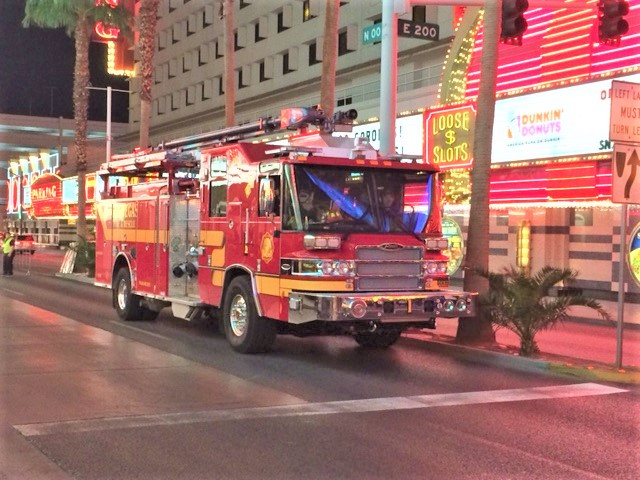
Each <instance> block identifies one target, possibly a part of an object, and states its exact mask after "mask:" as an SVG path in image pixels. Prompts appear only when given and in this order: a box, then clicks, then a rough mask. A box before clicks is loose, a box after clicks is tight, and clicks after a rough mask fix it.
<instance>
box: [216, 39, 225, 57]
mask: <svg viewBox="0 0 640 480" xmlns="http://www.w3.org/2000/svg"><path fill="white" fill-rule="evenodd" d="M222 57H223V55H222V42H216V59H218V58H222Z"/></svg>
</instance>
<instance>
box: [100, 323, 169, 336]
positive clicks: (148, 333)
mask: <svg viewBox="0 0 640 480" xmlns="http://www.w3.org/2000/svg"><path fill="white" fill-rule="evenodd" d="M109 323H112V324H113V325H117V326H119V327H124V328H128V329H129V330H134V331H136V332H140V333H144V334H146V335H150V336H152V337H156V338H160V339H162V340H171V339H170V338H169V337H165V336H164V335H160V334H159V333H153V332H148V331H147V330H144V329H142V328H138V327H133V326H131V325H127V324H126V323H120V322H117V321H115V320H111V321H110V322H109Z"/></svg>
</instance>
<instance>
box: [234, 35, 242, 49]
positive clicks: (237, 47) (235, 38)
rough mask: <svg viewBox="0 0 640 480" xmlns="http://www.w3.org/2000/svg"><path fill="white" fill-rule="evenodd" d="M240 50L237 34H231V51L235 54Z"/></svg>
mask: <svg viewBox="0 0 640 480" xmlns="http://www.w3.org/2000/svg"><path fill="white" fill-rule="evenodd" d="M241 48H242V47H240V46H238V32H233V50H234V51H236V52H237V51H238V50H240V49H241Z"/></svg>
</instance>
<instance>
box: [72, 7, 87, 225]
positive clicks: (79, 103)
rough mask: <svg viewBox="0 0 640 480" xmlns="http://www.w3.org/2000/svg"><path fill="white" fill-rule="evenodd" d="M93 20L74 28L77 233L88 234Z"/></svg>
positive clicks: (81, 21) (80, 22)
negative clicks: (90, 65)
mask: <svg viewBox="0 0 640 480" xmlns="http://www.w3.org/2000/svg"><path fill="white" fill-rule="evenodd" d="M90 32H91V24H90V23H88V22H87V21H86V20H83V19H79V20H78V22H77V24H76V29H75V35H74V37H75V48H76V62H75V66H74V81H73V116H74V124H75V129H76V132H75V141H74V144H75V151H76V172H77V174H78V222H77V224H76V234H77V236H78V237H80V238H87V219H86V212H85V210H86V204H87V201H86V196H85V174H86V171H87V115H88V109H89V89H88V87H89V35H90Z"/></svg>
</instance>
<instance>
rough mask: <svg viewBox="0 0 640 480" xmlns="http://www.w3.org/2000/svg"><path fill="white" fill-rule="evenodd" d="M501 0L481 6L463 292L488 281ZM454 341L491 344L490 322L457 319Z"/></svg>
mask: <svg viewBox="0 0 640 480" xmlns="http://www.w3.org/2000/svg"><path fill="white" fill-rule="evenodd" d="M501 12H502V0H487V1H486V2H485V7H484V34H483V35H484V41H483V48H482V67H481V77H480V88H479V91H478V113H477V115H476V127H475V139H474V144H473V169H472V170H471V189H472V190H471V209H470V212H469V230H468V234H467V252H466V258H465V274H464V290H465V291H466V292H478V293H480V294H482V293H485V292H486V291H487V289H488V286H489V285H488V282H487V279H486V278H483V277H482V275H480V274H479V273H478V272H480V271H487V270H489V173H490V169H491V139H492V136H493V118H494V113H495V99H496V77H497V54H498V40H499V35H500V30H499V27H498V19H499V18H500V16H501ZM456 339H457V340H458V341H461V342H469V341H482V342H494V341H495V333H494V331H493V329H492V328H491V322H490V321H489V320H488V319H487V318H486V317H485V316H484V315H483V312H482V309H481V308H480V309H478V313H477V314H476V316H474V317H466V318H460V319H459V320H458V331H457V333H456Z"/></svg>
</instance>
